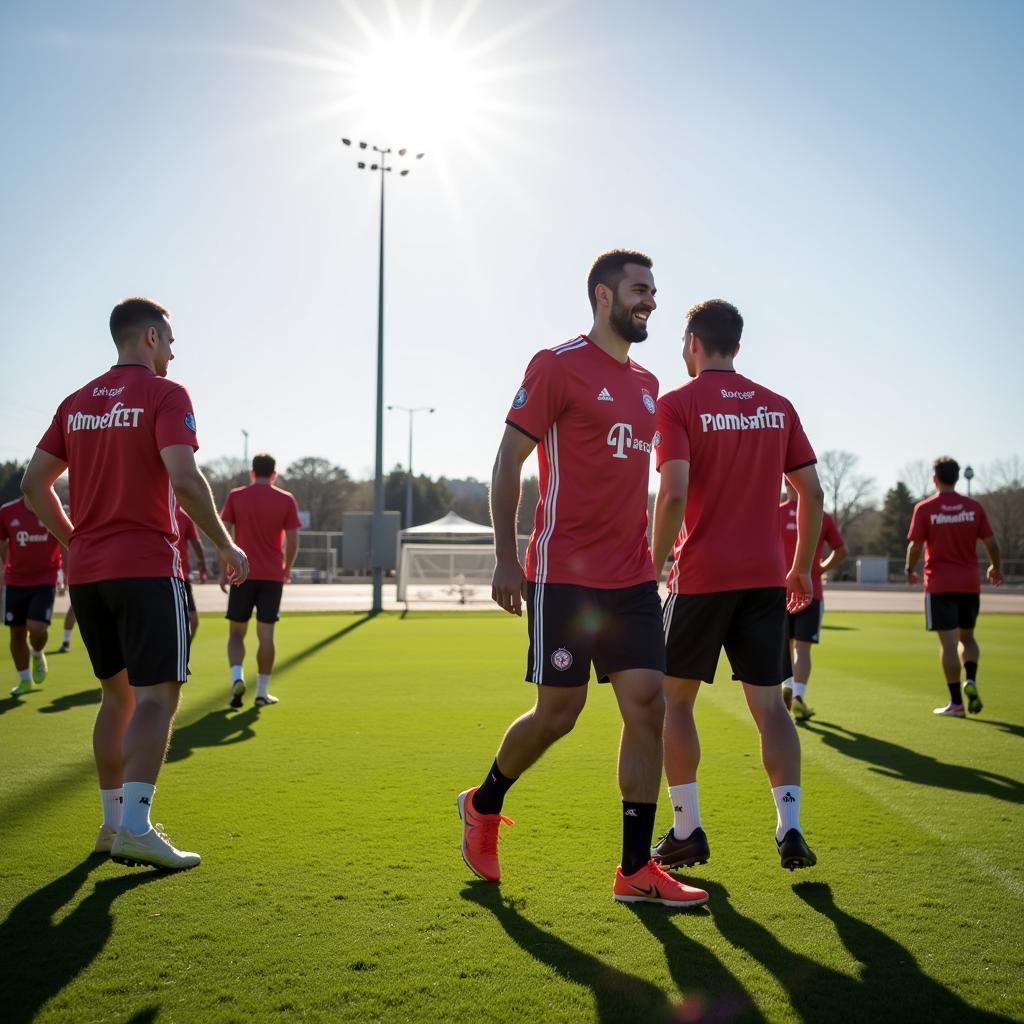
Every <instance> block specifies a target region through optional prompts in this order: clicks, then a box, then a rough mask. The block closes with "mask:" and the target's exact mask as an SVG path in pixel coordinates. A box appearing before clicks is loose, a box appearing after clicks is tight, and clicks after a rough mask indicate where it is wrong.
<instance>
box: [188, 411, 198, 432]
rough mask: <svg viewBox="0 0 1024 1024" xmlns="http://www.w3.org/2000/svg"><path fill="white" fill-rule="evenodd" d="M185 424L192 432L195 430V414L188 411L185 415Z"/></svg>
mask: <svg viewBox="0 0 1024 1024" xmlns="http://www.w3.org/2000/svg"><path fill="white" fill-rule="evenodd" d="M185 426H186V427H188V429H189V430H191V431H192V433H193V434H194V433H195V432H196V418H195V416H193V415H192V413H188V415H187V416H186V417H185Z"/></svg>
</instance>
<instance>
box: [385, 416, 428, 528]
mask: <svg viewBox="0 0 1024 1024" xmlns="http://www.w3.org/2000/svg"><path fill="white" fill-rule="evenodd" d="M392 409H398V410H399V411H400V412H407V413H408V414H409V461H408V462H407V463H406V466H405V469H406V473H405V528H406V529H407V530H408V529H409V527H410V526H412V424H413V419H412V418H413V416H415V415H416V413H418V412H425V413H427V415H429V414H430V413H432V412H436V411H437V410H436V409H432V408H431V407H430V406H427V405H419V406H417V407H416V408H415V409H410V408H409V406H407V405H389V406H388V412H391V410H392Z"/></svg>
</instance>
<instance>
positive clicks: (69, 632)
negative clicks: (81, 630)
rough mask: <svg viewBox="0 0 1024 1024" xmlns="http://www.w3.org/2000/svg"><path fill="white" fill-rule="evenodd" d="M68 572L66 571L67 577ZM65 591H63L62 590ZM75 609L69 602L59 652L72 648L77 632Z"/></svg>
mask: <svg viewBox="0 0 1024 1024" xmlns="http://www.w3.org/2000/svg"><path fill="white" fill-rule="evenodd" d="M66 578H67V573H66V571H65V579H66ZM61 593H63V591H61ZM76 621H77V620H76V619H75V609H74V608H73V607H72V606H71V605H70V604H69V605H68V610H67V611H66V612H65V613H64V639H63V640H61V642H60V647H58V648H57V653H58V654H67V653H68V651H70V650H71V637H72V636H73V635H74V632H75V622H76Z"/></svg>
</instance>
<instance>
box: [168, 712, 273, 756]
mask: <svg viewBox="0 0 1024 1024" xmlns="http://www.w3.org/2000/svg"><path fill="white" fill-rule="evenodd" d="M259 716H260V713H259V709H258V708H256V707H250V708H247V709H246V710H245V711H242V712H241V713H240V714H236V713H234V712H233V711H232V710H231V709H230V708H218V709H217V710H216V711H208V712H207V713H206V714H205V715H203V717H202V718H198V719H196V721H194V722H192V723H191V724H190V725H185V726H182V727H181V728H180V729H175V730H174V734H173V735H172V736H171V746H170V749H169V750H168V751H167V760H168V761H184V760H185V758H186V757H189V756H191V754H192V752H193V751H195V750H198V749H199V748H200V747H227V746H231V745H232V744H235V743H243V742H244V741H245V740H251V739H252V738H253V736H255V735H256V730H255V729H253V726H254V725H255V724H256V722H257V721H258V720H259Z"/></svg>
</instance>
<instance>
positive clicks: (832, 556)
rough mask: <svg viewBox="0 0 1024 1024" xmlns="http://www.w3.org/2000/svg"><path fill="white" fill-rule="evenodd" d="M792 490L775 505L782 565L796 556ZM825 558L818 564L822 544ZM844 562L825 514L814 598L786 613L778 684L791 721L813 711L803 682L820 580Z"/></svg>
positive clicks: (821, 603)
mask: <svg viewBox="0 0 1024 1024" xmlns="http://www.w3.org/2000/svg"><path fill="white" fill-rule="evenodd" d="M796 505H797V496H796V488H795V487H794V486H793V485H792V484H791V483H790V482H789V481H788V480H787V481H786V500H785V501H784V502H783V503H782V504H781V505H779V531H780V532H781V534H782V549H783V557H784V558H785V564H786V565H792V564H793V556H794V555H795V554H796ZM826 544H827V545H828V550H829V553H828V558H826V559H825V560H824V561H822V558H821V556H822V554H823V553H824V548H825V545H826ZM845 560H846V545H845V544H844V543H843V535H842V534H841V533H840V532H839V527H838V526H836V521H835V520H834V519H833V518H832V517H831V516H830V515H829V514H828V513H827V512H825V513H824V514H823V515H822V517H821V535H820V536H819V537H818V546H817V547H816V548H815V549H814V561H813V563H812V564H811V577H812V579H813V582H814V598H813V599H812V601H811V603H810V604H809V605H808V606H807V607H806V608H805V609H804V610H803V611H802V612H797V613H796V614H795V615H794V614H792V613H790V612H787V613H786V625H787V633H786V656H785V674H786V678H785V679H784V680H783V682H782V699H783V700H784V701H785V702H786V707H788V708H790V709H791V710H792V712H793V717H794V718H801V719H806V718H810V717H811V716H812V715H813V714H814V708H812V707H809V706H808V704H807V699H806V698H807V683H808V681H809V680H810V678H811V644H816V643H818V638H819V635H820V633H821V620H822V616H823V615H824V613H825V592H824V590H823V589H822V586H821V578H822V576H824V575H825V573H827V572H831V571H832V570H833V569H834V568H835V567H836V566H837V565H840V564H841V563H842V562H843V561H845Z"/></svg>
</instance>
